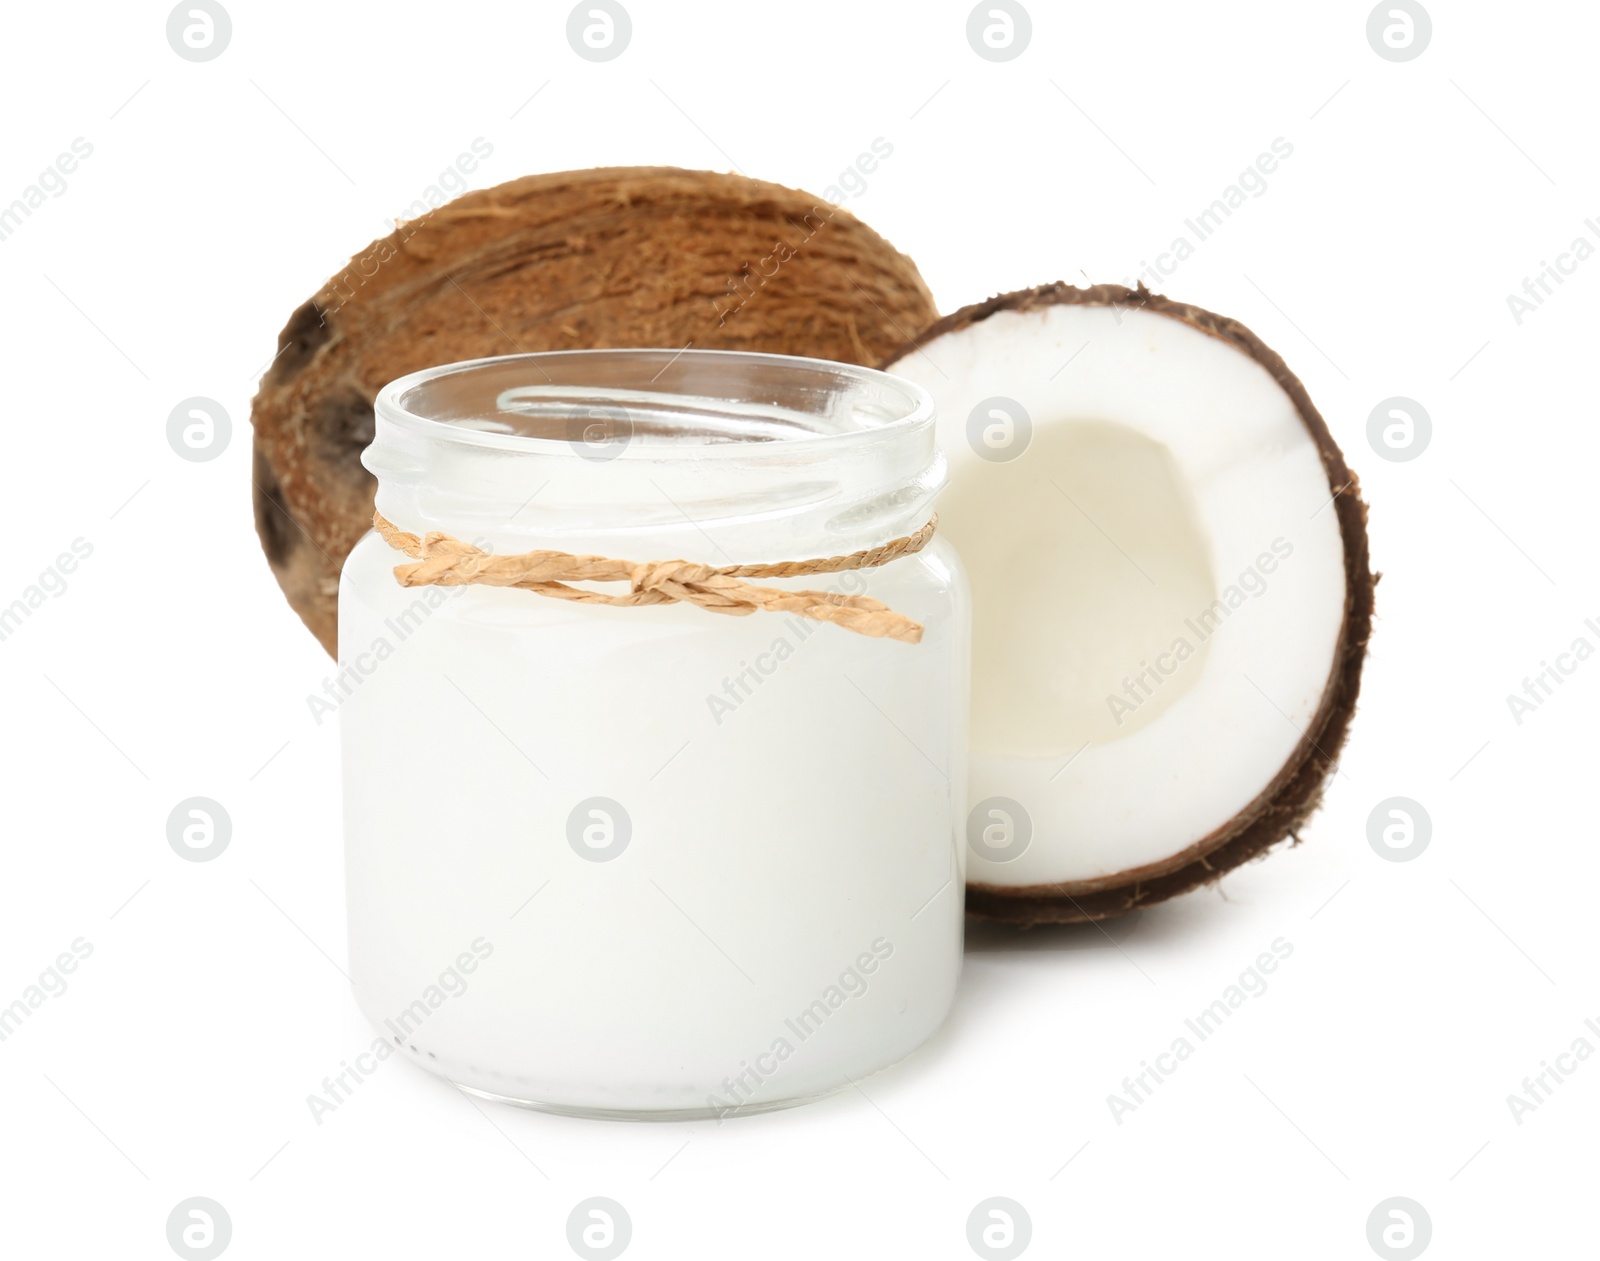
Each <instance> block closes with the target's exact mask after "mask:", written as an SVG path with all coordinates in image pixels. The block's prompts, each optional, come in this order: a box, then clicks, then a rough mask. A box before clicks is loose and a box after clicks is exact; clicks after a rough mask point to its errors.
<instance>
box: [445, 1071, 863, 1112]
mask: <svg viewBox="0 0 1600 1261" xmlns="http://www.w3.org/2000/svg"><path fill="white" fill-rule="evenodd" d="M445 1080H446V1081H449V1080H450V1079H449V1078H446V1079H445ZM450 1084H451V1085H452V1086H454V1087H455V1088H456V1089H457V1090H459V1091H461V1092H462V1093H463V1094H468V1095H472V1096H474V1097H475V1098H478V1099H487V1100H489V1102H491V1103H504V1104H510V1105H511V1106H512V1107H514V1108H527V1109H528V1110H529V1111H531V1112H545V1113H549V1114H550V1115H552V1116H563V1117H581V1118H583V1119H584V1120H588V1121H721V1120H724V1119H726V1118H728V1117H746V1116H759V1115H760V1114H761V1113H763V1112H782V1111H783V1110H784V1109H785V1108H798V1107H800V1105H802V1104H806V1103H815V1102H816V1101H817V1100H819V1099H826V1098H828V1097H829V1096H830V1095H836V1094H838V1093H839V1092H840V1091H841V1090H844V1089H845V1088H846V1087H848V1086H849V1084H850V1083H849V1082H848V1081H844V1082H840V1083H839V1085H837V1086H834V1087H831V1088H830V1089H828V1090H819V1091H816V1092H815V1093H813V1094H808V1095H796V1096H794V1097H793V1098H789V1099H773V1100H764V1101H762V1102H760V1103H747V1104H741V1105H739V1106H737V1107H730V1108H589V1107H583V1106H581V1105H576V1104H565V1103H542V1102H540V1101H539V1100H536V1099H518V1098H517V1097H516V1096H514V1095H497V1094H495V1093H494V1092H493V1091H490V1090H480V1089H479V1088H478V1087H476V1086H465V1085H463V1084H462V1083H460V1082H458V1081H452V1082H450Z"/></svg>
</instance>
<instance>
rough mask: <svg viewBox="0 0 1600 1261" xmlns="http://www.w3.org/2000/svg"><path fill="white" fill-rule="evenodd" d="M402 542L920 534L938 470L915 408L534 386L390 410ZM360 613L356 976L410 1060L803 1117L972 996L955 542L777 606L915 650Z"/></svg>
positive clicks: (725, 366) (503, 1092) (735, 554)
mask: <svg viewBox="0 0 1600 1261" xmlns="http://www.w3.org/2000/svg"><path fill="white" fill-rule="evenodd" d="M365 458H366V463H367V465H368V467H369V468H371V469H372V470H373V471H374V472H375V473H376V474H377V476H378V479H379V487H378V508H379V511H380V512H382V513H383V514H384V516H386V517H387V518H388V519H389V520H390V521H392V522H394V523H395V524H396V525H397V526H399V527H400V528H401V529H402V530H407V531H411V532H414V533H417V534H422V533H424V532H426V531H428V530H440V531H445V532H448V533H450V534H453V535H455V536H456V537H458V538H462V539H466V540H470V541H472V542H474V543H476V544H477V545H478V546H480V547H483V548H485V549H487V550H492V551H494V552H497V553H508V552H522V551H528V550H531V549H534V548H549V549H559V550H561V551H566V552H572V553H578V554H592V555H601V556H608V557H614V558H621V559H628V560H634V561H644V560H665V559H680V558H681V559H687V560H693V561H700V562H703V563H705V564H708V565H714V566H726V565H730V564H749V563H766V562H774V561H781V560H804V559H809V558H813V557H822V556H836V555H843V554H848V553H851V552H855V551H857V550H861V549H864V548H871V547H874V546H877V545H879V544H882V543H884V542H885V541H887V540H889V539H892V538H896V537H900V536H904V535H907V534H910V533H912V532H913V531H915V530H916V529H917V527H919V526H921V525H922V524H923V523H924V522H925V521H926V520H927V519H928V517H929V515H930V503H931V499H932V496H933V494H934V492H935V491H936V490H937V489H938V486H939V484H940V482H941V481H942V478H943V463H942V460H941V459H940V458H939V457H938V455H937V453H936V451H935V448H934V446H933V440H932V422H931V412H930V410H929V405H928V402H927V399H926V396H925V395H923V394H922V392H921V391H920V390H919V389H917V388H916V387H909V386H907V385H905V384H903V383H900V382H896V381H893V380H892V379H889V378H885V377H882V376H881V375H880V374H876V373H871V372H868V371H866V370H862V369H853V368H846V367H844V366H842V365H836V364H820V363H817V362H814V361H806V360H794V359H785V358H781V357H776V356H754V355H736V354H723V353H718V352H703V353H702V352H692V351H691V352H687V353H685V354H683V355H681V356H679V357H677V358H676V359H674V358H673V352H644V351H632V352H586V353H573V354H558V355H538V356H515V357H512V358H508V359H504V360H485V361H479V362H477V363H475V364H468V365H454V366H452V367H450V368H445V369H435V370H432V371H431V372H429V373H423V374H418V376H416V377H412V378H406V379H405V380H402V381H400V382H397V383H395V384H394V385H393V386H390V387H389V388H388V389H387V390H385V391H384V393H383V394H382V395H381V396H380V399H379V404H378V408H377V435H376V440H375V442H374V443H373V445H372V447H371V448H370V450H369V452H368V454H367V456H366V457H365ZM405 561H406V557H404V556H403V555H401V554H400V553H398V552H396V551H394V550H392V549H391V548H390V547H389V546H388V545H387V544H386V543H385V542H384V541H383V540H382V539H381V538H379V537H378V536H376V535H372V534H369V535H368V536H367V537H366V538H364V539H363V540H362V541H361V542H360V543H359V544H358V545H357V546H356V548H355V550H354V551H353V552H352V554H351V556H350V558H349V560H348V561H347V563H346V566H345V570H344V575H343V583H342V587H341V593H340V626H339V639H340V661H341V676H340V678H341V688H342V690H343V691H344V693H345V696H346V698H345V699H344V700H343V703H342V705H341V708H340V719H341V723H342V726H343V745H344V760H345V765H344V782H345V835H346V854H347V878H348V895H349V907H350V967H351V975H352V978H353V980H354V982H355V988H356V993H357V997H358V1000H359V1002H360V1004H361V1007H362V1009H363V1011H365V1013H366V1014H367V1015H368V1017H369V1018H370V1019H371V1020H372V1021H373V1022H374V1024H375V1025H376V1026H377V1027H378V1028H379V1030H380V1031H381V1032H382V1033H383V1035H384V1036H385V1037H386V1038H388V1039H389V1040H390V1041H391V1043H392V1044H393V1045H394V1046H395V1048H396V1050H397V1051H398V1052H400V1053H402V1054H404V1055H406V1056H408V1057H410V1058H412V1059H414V1060H415V1062H417V1063H418V1064H420V1065H421V1066H423V1067H425V1068H427V1069H429V1070H431V1071H433V1072H435V1073H438V1074H440V1075H442V1076H444V1077H446V1078H448V1079H449V1080H451V1081H453V1082H455V1083H457V1084H458V1085H461V1086H462V1087H464V1088H467V1089H470V1090H473V1091H477V1092H480V1093H483V1094H487V1095H492V1096H495V1097H499V1098H504V1099H508V1100H511V1101H515V1102H520V1103H527V1104H531V1105H533V1106H539V1107H545V1108H550V1109H555V1110H560V1111H571V1112H578V1113H585V1114H596V1115H615V1116H654V1117H692V1116H706V1115H715V1116H723V1115H730V1114H737V1113H740V1112H746V1111H758V1110H763V1109H766V1108H771V1107H779V1106H783V1105H785V1104H789V1103H795V1102H800V1101H802V1100H805V1099H808V1098H812V1097H815V1096H818V1095H821V1094H825V1093H828V1092H830V1091H833V1090H835V1089H838V1088H840V1087H842V1086H845V1085H847V1084H848V1083H849V1082H850V1081H851V1080H852V1079H858V1078H859V1077H860V1076H862V1075H863V1074H865V1073H870V1072H872V1071H874V1070H875V1069H878V1068H882V1067H884V1066H885V1065H887V1064H889V1063H892V1062H893V1061H895V1060H897V1059H899V1058H901V1057H902V1056H904V1055H906V1054H907V1053H909V1052H910V1051H911V1050H912V1049H913V1048H915V1047H916V1046H917V1045H918V1044H919V1043H921V1042H922V1041H923V1040H924V1039H926V1038H927V1037H928V1035H929V1034H930V1033H931V1032H932V1031H933V1030H934V1029H935V1028H936V1027H937V1025H938V1024H939V1023H940V1021H941V1020H942V1019H943V1017H944V1014H945V1012H946V1011H947V1010H948V1008H949V1005H950V1002H951V998H952V995H953V992H954V986H955V982H956V978H957V974H958V971H959V967H960V950H961V917H962V893H963V881H964V859H963V853H964V846H963V844H962V832H961V827H962V826H963V821H964V809H965V806H964V795H965V794H964V783H965V741H966V692H967V681H966V657H967V651H968V647H967V640H968V628H967V624H968V609H967V598H966V594H965V587H964V579H963V577H962V575H961V573H960V570H959V566H958V565H957V564H956V562H955V560H954V556H953V553H952V552H950V551H949V549H948V548H947V546H946V545H945V544H944V543H943V542H941V541H939V540H938V539H937V538H936V539H935V541H934V542H933V543H932V544H931V545H930V546H929V547H927V548H926V549H924V550H923V551H921V552H920V553H918V554H916V555H914V556H908V557H904V558H902V559H899V560H896V561H893V562H891V563H890V564H888V565H885V566H882V567H880V568H875V569H863V570H853V571H847V572H843V573H836V574H830V575H820V576H812V577H807V578H797V579H789V580H781V581H780V580H762V584H763V585H771V586H784V587H792V588H795V589H799V588H806V587H809V588H822V589H832V590H838V591H844V592H849V593H862V594H868V595H870V596H872V597H874V598H876V599H878V600H881V601H883V602H884V603H885V604H887V605H888V606H889V607H891V608H893V609H894V610H896V611H897V612H900V613H903V614H905V615H906V616H908V617H912V618H914V619H916V620H917V621H918V622H920V623H921V624H922V625H923V627H924V636H923V639H922V641H921V642H920V643H916V644H909V643H902V642H896V641H893V640H889V639H875V638H869V637H866V636H863V635H859V634H855V633H852V632H850V631H847V630H844V629H842V628H840V627H838V626H833V625H827V624H823V623H820V622H815V621H808V620H805V619H803V618H800V617H798V616H792V615H785V614H775V613H766V612H758V613H755V614H753V615H751V616H746V617H732V616H722V615H717V614H713V613H709V612H706V611H704V610H702V609H699V608H695V607H692V606H689V605H684V604H677V605H665V606H648V607H628V608H616V607H609V606H602V605H593V604H580V603H572V602H566V601H561V600H556V599H550V598H546V597H543V596H540V595H537V594H534V593H532V592H528V591H522V590H511V589H501V588H492V587H486V586H460V587H437V586H429V587H417V588H404V587H401V586H400V585H399V584H398V583H397V582H396V580H395V578H394V575H393V569H394V566H395V565H396V564H399V563H403V562H405Z"/></svg>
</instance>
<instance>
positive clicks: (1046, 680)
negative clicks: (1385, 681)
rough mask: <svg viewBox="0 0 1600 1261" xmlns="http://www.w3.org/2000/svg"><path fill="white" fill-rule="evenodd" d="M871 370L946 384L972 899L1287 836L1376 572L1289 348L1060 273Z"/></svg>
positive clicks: (1087, 906) (1086, 904)
mask: <svg viewBox="0 0 1600 1261" xmlns="http://www.w3.org/2000/svg"><path fill="white" fill-rule="evenodd" d="M885 366H887V367H888V368H889V370H890V371H891V372H894V373H895V374H897V375H899V376H903V377H907V378H909V379H911V380H913V381H916V382H917V383H918V384H920V385H923V386H925V387H927V389H928V390H930V391H931V392H932V393H933V395H934V398H935V399H936V401H937V403H938V407H939V426H940V441H941V445H942V446H943V447H944V449H945V452H946V454H947V456H948V457H949V460H950V470H951V475H950V484H949V488H948V490H947V491H946V493H945V494H944V496H943V497H942V498H941V500H940V504H939V513H940V528H941V530H942V531H943V532H944V533H945V535H946V536H947V537H948V538H950V539H951V540H952V541H953V542H954V543H955V545H956V547H957V549H958V550H959V551H960V553H961V556H962V559H963V561H964V562H965V564H966V567H967V570H968V573H969V575H970V577H971V580H972V585H973V605H974V625H973V671H972V688H973V712H972V742H971V757H970V787H969V802H970V805H971V807H972V813H971V816H970V817H969V820H968V841H969V849H970V853H969V868H968V887H967V906H968V909H969V910H970V911H973V912H975V913H977V914H979V915H982V916H985V917H989V918H994V919H1002V920H1010V921H1015V922H1020V923H1045V922H1061V923H1069V922H1074V921H1079V920H1089V919H1101V918H1105V917H1107V916H1111V915H1117V914H1121V913H1124V912H1126V911H1130V910H1133V909H1135V908H1137V907H1141V906H1145V905H1149V904H1151V903H1153V902H1157V901H1160V900H1162V899H1164V898H1168V897H1171V896H1173V895H1174V894H1177V893H1181V892H1183V891H1185V890H1187V889H1190V888H1193V887H1194V886H1196V885H1200V884H1204V883H1206V882H1208V881H1211V880H1215V879H1216V878H1218V877H1219V876H1221V875H1222V874H1223V873H1224V872H1226V871H1228V870H1230V869H1232V868H1233V867H1236V866H1238V865H1239V864H1240V863H1242V862H1244V861H1246V860H1247V859H1250V858H1253V857H1255V856H1256V855H1258V854H1261V853H1263V852H1264V851H1265V850H1267V849H1268V848H1269V847H1270V846H1272V845H1274V844H1276V843H1277V842H1279V841H1281V840H1283V839H1284V838H1285V837H1288V836H1292V835H1294V834H1295V832H1296V829H1297V828H1298V827H1299V826H1300V825H1301V823H1302V822H1303V821H1304V820H1305V819H1306V817H1307V816H1308V815H1309V814H1310V813H1311V811H1312V810H1314V809H1315V807H1316V806H1317V804H1318V802H1319V801H1320V799H1321V795H1322V790H1323V786H1324V783H1325V781H1326V780H1327V778H1328V776H1329V775H1330V773H1331V771H1332V769H1333V767H1334V761H1335V758H1336V756H1337V754H1338V752H1339V749H1340V746H1341V745H1342V744H1343V742H1344V738H1345V733H1346V730H1347V728H1348V725H1349V721H1350V717H1351V713H1352V712H1353V710H1354V707H1355V702H1356V696H1357V693H1358V691H1359V688H1360V681H1361V664H1362V659H1363V656H1364V654H1365V649H1366V642H1367V637H1368V633H1369V630H1370V627H1371V620H1372V596H1373V585H1374V579H1373V576H1372V574H1371V573H1370V572H1369V569H1368V557H1367V539H1366V506H1365V504H1364V503H1363V502H1362V500H1361V497H1360V489H1359V485H1358V483H1357V481H1356V478H1355V475H1354V474H1353V473H1352V472H1351V471H1350V469H1349V467H1348V466H1347V465H1346V464H1345V461H1344V457H1343V455H1342V454H1341V453H1340V451H1339V448H1338V446H1337V445H1336V444H1335V443H1334V441H1333V438H1332V436H1331V435H1330V434H1329V432H1328V427H1327V425H1326V424H1325V423H1324V422H1323V419H1322V417H1321V416H1320V415H1319V414H1318V413H1317V410H1316V408H1315V407H1314V406H1313V405H1312V403H1311V400H1310V398H1309V397H1308V396H1307V394H1306V391H1305V388H1304V387H1303V386H1302V385H1301V383H1300V381H1299V380H1298V379H1297V378H1296V377H1295V376H1294V374H1293V373H1291V372H1290V371H1289V369H1288V368H1287V367H1286V366H1285V365H1284V363H1283V360H1282V359H1280V358H1279V357H1278V356H1277V355H1276V354H1275V353H1273V352H1272V351H1271V350H1270V349H1268V348H1267V347H1266V346H1265V345H1263V344H1262V342H1261V341H1260V340H1259V339H1258V338H1257V337H1255V336H1254V334H1252V333H1251V332H1250V331H1249V330H1248V329H1246V328H1245V327H1244V326H1243V325H1241V324H1239V323H1237V322H1235V321H1233V320H1230V319H1226V318H1224V317H1221V316H1217V315H1213V314H1211V313H1210V312H1208V311H1203V310H1200V309H1198V308H1196V307H1191V306H1186V305H1184V304H1182V303H1178V302H1174V301H1171V300H1170V299H1168V298H1164V297H1161V296H1158V295H1155V294H1151V293H1149V292H1147V291H1146V290H1144V289H1143V288H1140V289H1138V290H1130V289H1126V288H1124V287H1122V286H1120V285H1099V286H1095V287H1093V288H1087V289H1077V288H1073V287H1071V286H1068V285H1063V284H1056V285H1050V286H1045V287H1043V288H1039V289H1031V290H1027V291H1024V292H1020V293H1012V294H1006V295H1004V296H1002V297H998V298H993V299H990V300H989V301H987V302H983V303H979V304H978V305H976V306H971V307H968V308H966V309H964V310H962V311H958V312H956V313H955V314H954V315H951V316H948V317H946V318H944V319H942V320H940V321H939V322H938V323H936V324H934V325H933V326H932V327H931V328H929V329H928V330H927V332H925V333H924V334H922V336H920V337H919V338H917V339H916V341H915V342H913V343H912V344H911V345H910V346H908V347H907V348H906V349H904V350H902V351H900V352H898V353H897V354H896V355H895V356H894V358H893V359H891V360H890V362H889V364H887V365H885Z"/></svg>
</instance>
